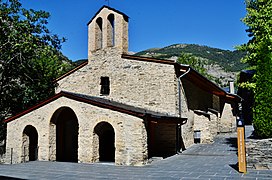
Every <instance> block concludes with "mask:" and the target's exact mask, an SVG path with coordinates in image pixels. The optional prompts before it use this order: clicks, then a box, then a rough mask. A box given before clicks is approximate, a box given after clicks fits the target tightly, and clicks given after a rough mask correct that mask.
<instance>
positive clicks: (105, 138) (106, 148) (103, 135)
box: [93, 121, 115, 162]
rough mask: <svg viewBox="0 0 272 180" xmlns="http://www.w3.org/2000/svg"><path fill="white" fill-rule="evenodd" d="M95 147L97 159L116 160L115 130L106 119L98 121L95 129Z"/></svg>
mask: <svg viewBox="0 0 272 180" xmlns="http://www.w3.org/2000/svg"><path fill="white" fill-rule="evenodd" d="M93 138H94V139H93V140H94V141H93V148H94V153H95V156H96V157H97V159H96V161H107V162H115V131H114V128H113V126H112V125H111V124H110V123H108V122H105V121H102V122H100V123H98V124H97V125H96V126H95V128H94V131H93Z"/></svg>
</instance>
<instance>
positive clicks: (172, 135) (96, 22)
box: [6, 6, 240, 165]
mask: <svg viewBox="0 0 272 180" xmlns="http://www.w3.org/2000/svg"><path fill="white" fill-rule="evenodd" d="M88 29H89V38H88V44H89V49H88V53H89V55H88V62H86V63H83V64H82V65H80V66H79V67H77V68H76V69H74V70H72V71H70V72H68V73H67V74H65V75H63V76H62V77H60V78H58V79H57V80H56V83H57V84H58V86H57V89H56V95H55V96H53V97H51V98H50V99H48V100H46V101H44V102H41V103H39V104H38V105H36V106H34V107H32V108H30V109H28V110H26V111H24V112H22V113H20V114H18V115H16V116H14V117H11V118H9V119H7V120H6V122H7V144H6V152H7V153H6V163H11V161H12V163H21V162H25V161H31V160H40V161H69V162H83V163H93V162H99V161H111V162H115V164H117V165H144V164H146V163H147V160H148V158H150V157H154V156H159V157H167V156H170V155H173V154H175V153H177V152H179V151H182V150H184V149H185V148H186V147H189V146H190V145H192V144H194V141H195V140H196V139H194V136H195V135H199V133H200V139H199V141H200V143H210V142H213V138H214V137H215V135H216V134H217V133H219V132H230V131H232V130H234V129H235V127H236V117H235V107H236V104H237V102H238V101H240V99H239V97H238V96H236V95H234V94H230V93H227V92H225V91H224V90H222V89H221V88H219V87H218V86H217V85H215V84H214V83H212V82H211V81H209V80H208V79H206V78H205V77H203V76H202V75H200V74H199V73H198V72H196V71H195V70H194V69H192V68H191V67H190V66H188V65H180V64H178V63H176V62H174V61H171V60H162V59H155V58H147V57H138V56H133V55H128V16H127V15H125V14H124V13H122V12H119V11H117V10H115V9H112V8H110V7H107V6H103V7H102V8H101V9H100V10H99V11H98V12H97V13H96V15H95V16H94V17H93V18H92V19H91V21H90V22H89V23H88ZM196 132H197V133H196Z"/></svg>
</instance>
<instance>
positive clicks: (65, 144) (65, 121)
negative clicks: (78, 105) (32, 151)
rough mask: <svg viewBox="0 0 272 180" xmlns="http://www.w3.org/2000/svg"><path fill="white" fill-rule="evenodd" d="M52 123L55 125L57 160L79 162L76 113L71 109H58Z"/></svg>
mask: <svg viewBox="0 0 272 180" xmlns="http://www.w3.org/2000/svg"><path fill="white" fill-rule="evenodd" d="M51 123H53V124H54V125H55V128H54V129H55V135H56V136H55V147H56V152H55V153H56V154H55V155H56V157H55V160H56V161H62V162H78V120H77V117H76V114H75V113H74V111H73V110H72V109H71V108H69V107H62V108H60V109H58V110H57V111H56V112H55V113H54V115H53V117H52V120H51ZM51 133H54V132H51Z"/></svg>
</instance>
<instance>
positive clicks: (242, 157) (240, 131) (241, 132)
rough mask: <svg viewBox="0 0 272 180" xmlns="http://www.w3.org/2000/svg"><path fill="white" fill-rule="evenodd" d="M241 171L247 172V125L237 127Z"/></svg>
mask: <svg viewBox="0 0 272 180" xmlns="http://www.w3.org/2000/svg"><path fill="white" fill-rule="evenodd" d="M237 146H238V166H239V172H241V173H246V150H245V127H244V126H242V127H237Z"/></svg>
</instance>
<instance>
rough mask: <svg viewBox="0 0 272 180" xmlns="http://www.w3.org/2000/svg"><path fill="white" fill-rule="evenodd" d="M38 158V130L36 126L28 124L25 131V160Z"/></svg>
mask: <svg viewBox="0 0 272 180" xmlns="http://www.w3.org/2000/svg"><path fill="white" fill-rule="evenodd" d="M37 159H38V132H37V130H36V128H35V127H33V126H31V125H28V126H26V127H25V129H24V131H23V161H24V162H26V161H36V160H37Z"/></svg>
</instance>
